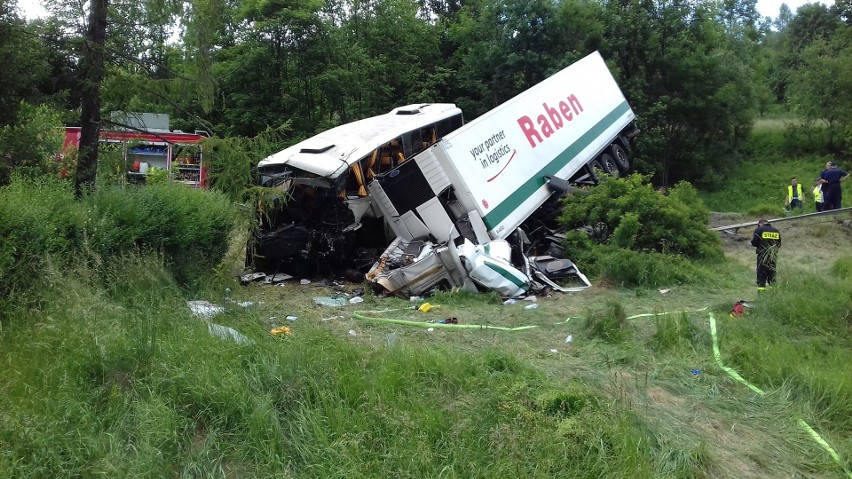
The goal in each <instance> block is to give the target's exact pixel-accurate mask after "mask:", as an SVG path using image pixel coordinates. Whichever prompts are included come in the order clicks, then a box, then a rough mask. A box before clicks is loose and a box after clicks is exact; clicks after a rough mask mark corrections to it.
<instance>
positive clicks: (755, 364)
mask: <svg viewBox="0 0 852 479" xmlns="http://www.w3.org/2000/svg"><path fill="white" fill-rule="evenodd" d="M799 279H800V281H796V282H795V283H792V282H791V283H782V284H781V285H780V287H779V288H777V289H775V290H772V291H769V292H768V293H767V295H766V296H764V297H761V298H760V301H759V304H758V306H757V307H754V308H752V310H751V314H750V316H749V319H748V320H747V321H741V320H737V321H731V322H730V323H729V325H728V326H727V328H729V333H728V334H725V335H724V336H723V337H722V338H720V341H721V342H722V345H723V346H722V347H723V348H724V350H725V351H726V353H727V354H729V355H730V357H731V363H732V364H731V365H732V366H733V367H735V368H737V369H738V370H739V371H740V373H741V374H743V376H745V377H747V378H749V380H750V381H752V382H754V383H755V384H757V385H758V386H760V387H766V388H777V389H782V390H785V391H787V394H789V395H790V396H791V397H793V398H795V399H798V400H803V401H806V402H808V403H809V404H810V405H811V407H812V408H813V415H814V417H815V418H816V420H817V421H818V425H819V427H821V428H823V429H824V430H825V429H829V430H833V431H837V434H839V435H847V436H848V434H849V431H850V430H852V379H850V378H852V347H850V346H852V344H850V341H849V335H848V330H849V327H850V319H849V318H850V316H849V312H850V311H852V296H850V293H849V292H850V291H852V281H850V280H849V279H845V280H837V279H832V280H826V278H824V275H821V274H820V275H815V274H804V275H801V276H800V278H799ZM769 330H771V331H774V333H773V334H766V331H769Z"/></svg>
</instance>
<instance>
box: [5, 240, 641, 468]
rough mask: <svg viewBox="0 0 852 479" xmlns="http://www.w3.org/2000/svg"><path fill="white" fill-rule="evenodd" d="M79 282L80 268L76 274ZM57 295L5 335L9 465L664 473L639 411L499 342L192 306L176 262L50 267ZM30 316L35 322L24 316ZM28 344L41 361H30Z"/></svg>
mask: <svg viewBox="0 0 852 479" xmlns="http://www.w3.org/2000/svg"><path fill="white" fill-rule="evenodd" d="M69 280H73V281H69ZM42 281H43V282H42V284H41V285H40V287H41V288H42V290H43V291H44V292H45V294H47V295H49V296H50V297H51V298H52V299H51V301H49V302H48V303H47V304H46V306H45V308H44V309H43V310H42V311H41V312H40V313H38V314H37V316H36V317H29V318H27V319H28V320H27V321H23V320H13V321H11V322H10V323H9V324H8V326H6V327H5V328H4V329H3V331H2V333H0V364H2V366H3V367H2V368H0V393H2V394H0V395H2V397H3V399H4V404H5V405H6V406H5V407H4V410H3V412H2V413H0V475H2V476H4V477H9V476H12V477H70V476H91V475H109V476H134V477H162V475H164V474H166V475H181V476H184V475H186V476H203V477H229V476H239V477H258V476H277V475H284V476H298V477H440V476H443V477H506V476H510V475H511V476H545V477H554V476H562V477H592V476H595V477H599V476H609V477H613V476H627V475H632V474H635V473H636V472H637V471H640V473H641V471H645V473H646V474H650V471H653V469H654V467H655V466H654V458H653V454H652V451H651V450H650V449H648V448H646V446H645V445H644V444H645V439H643V438H644V432H643V431H642V429H641V428H639V427H638V426H637V423H636V421H635V418H633V417H632V414H631V413H629V412H625V411H622V410H619V409H618V408H617V407H616V405H615V403H613V402H612V401H610V400H609V399H608V398H606V397H605V396H601V395H600V394H599V393H597V392H595V391H594V390H592V389H590V388H589V387H587V386H585V385H583V384H581V383H572V384H567V385H566V384H560V383H559V382H556V383H554V382H553V380H552V379H551V378H548V377H547V376H545V375H543V374H542V373H540V372H538V371H536V370H534V369H532V368H530V367H529V366H528V365H526V364H524V363H523V362H520V361H518V360H517V359H515V358H513V357H512V356H508V355H506V354H505V353H502V352H499V351H483V352H481V353H474V354H459V353H458V352H457V351H452V350H448V349H446V348H433V347H418V346H416V345H412V346H408V345H402V346H397V347H394V348H392V349H389V350H384V349H379V350H372V349H364V348H361V347H357V346H355V345H354V344H352V343H350V342H348V341H346V340H345V339H341V338H339V337H334V336H331V335H330V334H329V333H328V331H327V330H325V329H323V328H322V327H321V326H320V325H314V326H312V327H311V326H307V327H303V328H301V329H300V330H299V337H298V339H296V338H295V337H288V338H284V339H280V338H276V337H273V336H271V335H269V334H268V333H267V332H265V331H264V330H263V329H262V327H261V326H260V325H261V321H260V318H259V317H258V316H257V314H256V313H255V312H254V311H253V310H251V309H245V308H240V307H237V306H229V307H228V308H227V310H226V311H225V313H224V314H223V315H221V316H220V317H218V318H216V321H217V322H221V323H223V324H228V325H230V326H232V327H235V328H238V329H239V330H240V331H241V332H242V333H243V334H245V335H248V336H250V337H251V338H252V339H253V340H254V341H255V344H254V345H253V346H241V345H238V344H236V343H233V342H229V341H226V340H222V339H220V338H217V337H213V336H211V335H210V334H208V332H207V328H206V327H205V325H204V322H203V321H202V320H200V319H197V318H194V317H192V316H191V315H190V312H189V310H188V308H187V307H186V305H185V303H184V301H183V299H182V292H181V289H180V288H179V287H178V286H177V284H176V282H175V281H174V280H171V279H170V274H169V273H168V271H167V270H166V269H165V267H164V264H163V259H162V257H157V256H151V255H142V256H130V257H126V258H125V261H124V262H123V263H122V267H121V268H113V269H110V270H109V272H108V274H107V277H106V283H107V285H106V286H105V285H104V281H103V278H93V277H91V276H88V275H86V274H84V273H83V272H79V271H78V273H77V275H76V276H65V275H62V274H60V273H58V272H57V271H53V272H52V273H51V274H50V275H46V276H45V277H43V279H42ZM16 319H22V318H16ZM24 357H26V358H27V359H26V360H22V358H24Z"/></svg>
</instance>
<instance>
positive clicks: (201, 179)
mask: <svg viewBox="0 0 852 479" xmlns="http://www.w3.org/2000/svg"><path fill="white" fill-rule="evenodd" d="M208 136H209V135H208V134H207V132H203V131H197V132H195V133H184V132H180V131H169V132H163V131H132V130H101V132H100V138H101V140H100V141H101V142H102V143H105V144H112V145H119V146H120V147H121V149H122V152H123V155H124V159H125V164H126V165H127V181H128V182H129V183H144V182H145V179H146V178H147V176H148V174H149V173H151V172H152V171H154V169H155V168H159V169H162V170H165V171H166V172H168V176H169V178H171V179H173V180H175V181H180V182H182V183H185V184H187V185H190V186H195V187H204V186H205V183H206V181H205V180H206V173H207V172H206V167H205V165H204V158H203V155H202V151H201V141H202V140H204V139H205V138H207V137H208ZM79 143H80V127H67V128H65V143H64V145H63V151H74V150H76V149H77V148H78V147H79Z"/></svg>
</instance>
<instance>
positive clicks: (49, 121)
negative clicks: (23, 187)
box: [0, 102, 64, 186]
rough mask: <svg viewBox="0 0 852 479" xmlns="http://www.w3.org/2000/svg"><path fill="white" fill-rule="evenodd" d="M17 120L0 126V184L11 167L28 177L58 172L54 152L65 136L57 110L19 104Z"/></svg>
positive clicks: (9, 175) (5, 181)
mask: <svg viewBox="0 0 852 479" xmlns="http://www.w3.org/2000/svg"><path fill="white" fill-rule="evenodd" d="M19 107H20V112H19V118H18V123H16V124H14V125H3V126H0V186H2V185H5V184H7V183H8V182H9V180H10V179H11V174H12V171H15V172H17V173H18V174H19V175H22V176H27V177H31V178H34V177H37V176H41V175H45V174H48V173H59V167H60V164H59V163H57V161H56V155H57V153H59V151H60V150H61V148H62V141H63V139H64V136H63V131H62V129H61V122H60V121H59V114H58V113H57V112H56V110H54V109H53V108H52V107H50V106H48V105H40V106H32V105H29V104H27V103H23V102H22V103H21V104H20V105H19Z"/></svg>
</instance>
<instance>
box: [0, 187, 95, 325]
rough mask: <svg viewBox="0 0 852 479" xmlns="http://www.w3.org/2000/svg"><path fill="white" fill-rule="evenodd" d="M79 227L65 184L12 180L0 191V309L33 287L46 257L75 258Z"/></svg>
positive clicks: (81, 213)
mask: <svg viewBox="0 0 852 479" xmlns="http://www.w3.org/2000/svg"><path fill="white" fill-rule="evenodd" d="M84 223H85V210H84V209H83V207H82V206H81V205H80V204H78V203H77V202H75V201H74V193H73V189H72V185H71V184H70V183H69V182H67V181H63V180H59V179H55V178H47V177H45V178H40V179H24V178H21V177H15V178H14V179H13V180H12V183H11V184H9V185H7V186H5V187H2V188H0V311H3V310H4V308H3V306H4V303H6V304H8V303H11V301H12V300H14V299H16V298H15V297H14V296H17V295H18V294H19V293H23V292H26V291H27V290H28V289H29V288H30V287H31V286H32V285H34V284H35V281H36V279H37V278H38V277H39V275H40V272H41V270H42V268H43V267H44V266H45V263H46V261H48V260H49V258H53V259H54V260H55V261H57V262H59V263H61V264H67V262H69V261H70V260H71V259H72V258H74V257H75V256H77V253H78V247H79V239H80V237H81V231H82V229H83V224H84ZM17 299H20V298H17Z"/></svg>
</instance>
